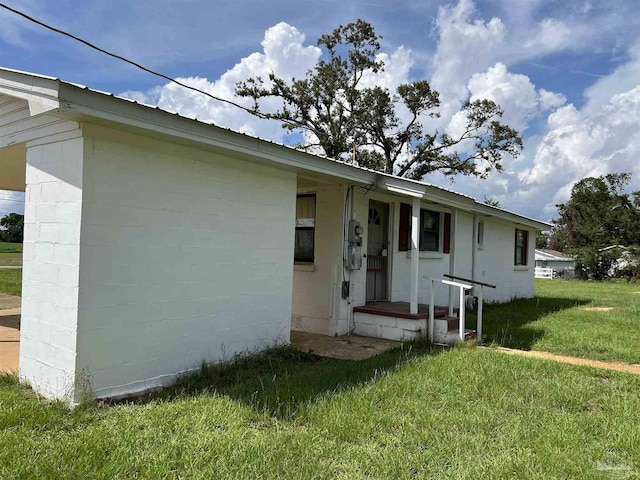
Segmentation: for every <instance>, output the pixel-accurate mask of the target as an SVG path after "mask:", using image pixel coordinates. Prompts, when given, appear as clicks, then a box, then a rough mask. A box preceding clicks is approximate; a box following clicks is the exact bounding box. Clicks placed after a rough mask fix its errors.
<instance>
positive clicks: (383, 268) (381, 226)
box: [367, 200, 389, 302]
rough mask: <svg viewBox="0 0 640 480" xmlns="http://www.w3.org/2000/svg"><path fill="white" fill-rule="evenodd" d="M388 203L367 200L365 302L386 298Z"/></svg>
mask: <svg viewBox="0 0 640 480" xmlns="http://www.w3.org/2000/svg"><path fill="white" fill-rule="evenodd" d="M388 260H389V204H388V203H382V202H377V201H375V200H370V201H369V227H368V238H367V302H372V301H379V300H387V298H388V296H387V295H388V294H387V291H388V287H387V278H388V266H389V262H388Z"/></svg>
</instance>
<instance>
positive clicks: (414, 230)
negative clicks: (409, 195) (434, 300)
mask: <svg viewBox="0 0 640 480" xmlns="http://www.w3.org/2000/svg"><path fill="white" fill-rule="evenodd" d="M419 230H420V198H419V197H413V205H412V208H411V296H410V306H409V312H410V313H411V314H413V315H415V314H417V313H418V278H419V277H418V266H419V263H420V249H419V248H418V238H419V237H418V233H419Z"/></svg>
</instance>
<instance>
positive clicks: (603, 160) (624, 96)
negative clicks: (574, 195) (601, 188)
mask: <svg viewBox="0 0 640 480" xmlns="http://www.w3.org/2000/svg"><path fill="white" fill-rule="evenodd" d="M548 127H549V131H548V133H547V134H546V135H545V136H544V138H543V139H542V141H541V142H540V144H539V145H538V148H537V150H536V154H535V158H534V162H533V167H532V168H531V169H530V170H527V171H524V172H523V173H522V175H521V179H522V180H523V183H524V185H525V187H526V192H527V193H528V194H529V195H534V194H535V195H539V194H540V193H541V192H548V196H547V198H548V199H549V201H548V202H547V203H546V204H545V206H544V212H545V213H549V214H551V213H552V212H554V211H555V208H554V205H555V204H556V203H559V202H565V201H566V200H567V199H568V198H569V195H570V192H571V187H572V186H573V185H574V184H575V183H576V182H577V181H579V180H581V179H582V178H584V177H590V176H599V175H604V174H606V173H611V172H618V173H619V172H631V173H632V174H633V177H632V182H633V185H632V189H637V188H639V187H640V162H638V158H639V157H640V85H639V86H636V87H634V88H632V89H631V90H628V91H626V92H622V93H619V94H615V95H612V96H611V98H610V99H609V102H608V103H606V104H605V105H602V106H601V107H600V108H599V109H594V108H592V107H588V108H584V109H582V110H577V109H576V108H575V107H574V106H573V105H567V106H566V107H562V108H560V109H558V111H556V112H555V113H553V114H551V115H550V116H549V119H548Z"/></svg>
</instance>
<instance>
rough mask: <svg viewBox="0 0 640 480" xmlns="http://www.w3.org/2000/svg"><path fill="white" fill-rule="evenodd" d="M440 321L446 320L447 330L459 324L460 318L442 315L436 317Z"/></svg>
mask: <svg viewBox="0 0 640 480" xmlns="http://www.w3.org/2000/svg"><path fill="white" fill-rule="evenodd" d="M438 320H439V321H441V322H447V332H450V331H451V330H454V329H456V328H458V327H459V326H460V319H458V318H457V317H449V316H446V315H445V316H442V317H439V318H438Z"/></svg>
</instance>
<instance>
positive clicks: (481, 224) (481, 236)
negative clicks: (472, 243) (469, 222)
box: [478, 222, 484, 248]
mask: <svg viewBox="0 0 640 480" xmlns="http://www.w3.org/2000/svg"><path fill="white" fill-rule="evenodd" d="M482 247H484V222H478V248H482Z"/></svg>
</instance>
